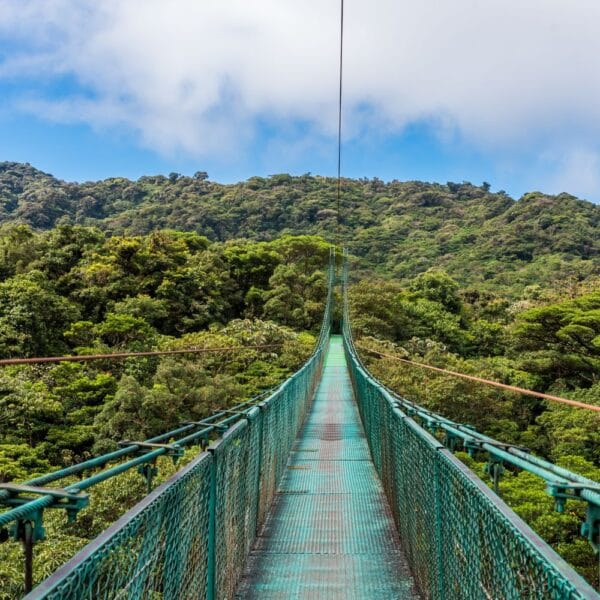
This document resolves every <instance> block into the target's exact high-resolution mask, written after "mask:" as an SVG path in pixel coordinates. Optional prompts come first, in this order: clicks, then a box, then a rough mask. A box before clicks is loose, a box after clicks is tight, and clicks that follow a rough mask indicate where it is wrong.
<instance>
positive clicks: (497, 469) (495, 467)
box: [492, 462, 502, 497]
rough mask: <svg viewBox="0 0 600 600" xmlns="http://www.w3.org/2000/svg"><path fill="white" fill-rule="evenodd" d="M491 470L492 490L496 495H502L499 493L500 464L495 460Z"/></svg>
mask: <svg viewBox="0 0 600 600" xmlns="http://www.w3.org/2000/svg"><path fill="white" fill-rule="evenodd" d="M492 470H493V471H492V474H493V477H494V492H496V494H498V496H500V497H502V495H501V494H500V465H499V464H498V463H497V462H495V463H493V465H492Z"/></svg>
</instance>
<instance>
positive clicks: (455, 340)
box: [351, 269, 600, 585]
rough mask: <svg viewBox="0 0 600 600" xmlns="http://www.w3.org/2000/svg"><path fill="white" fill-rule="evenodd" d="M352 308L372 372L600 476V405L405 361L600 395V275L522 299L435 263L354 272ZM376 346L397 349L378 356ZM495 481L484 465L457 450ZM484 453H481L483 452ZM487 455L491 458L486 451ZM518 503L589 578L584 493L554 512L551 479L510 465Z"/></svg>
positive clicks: (506, 494)
mask: <svg viewBox="0 0 600 600" xmlns="http://www.w3.org/2000/svg"><path fill="white" fill-rule="evenodd" d="M351 319H352V323H353V330H354V335H355V337H356V338H358V340H359V342H358V343H359V347H360V348H361V349H362V351H363V358H364V360H365V362H366V364H367V366H368V368H369V369H370V370H371V372H372V373H373V374H374V375H375V377H377V378H378V379H380V380H381V381H383V382H385V383H386V384H387V385H389V386H390V387H391V388H392V389H394V390H395V391H397V392H398V393H400V394H401V395H403V396H404V397H406V398H408V399H410V400H413V401H415V402H417V403H419V404H421V405H423V406H425V407H426V408H429V409H430V410H433V411H435V412H437V413H440V414H443V415H444V416H447V417H449V418H451V419H453V420H455V421H457V422H460V423H463V424H466V425H470V426H473V427H475V428H476V429H478V430H479V431H481V432H483V433H486V434H487V435H490V436H492V437H494V438H496V439H497V440H500V441H502V442H505V443H511V444H516V445H520V446H525V447H526V448H528V449H530V450H531V451H532V452H534V453H535V454H537V455H538V456H543V457H545V458H547V459H549V460H551V461H552V462H555V463H557V464H559V465H561V466H564V467H566V468H568V469H571V470H573V471H575V472H577V473H580V474H581V475H584V476H586V477H589V478H590V479H592V480H594V481H600V414H598V413H597V412H591V411H587V410H584V409H579V408H572V407H569V406H565V405H564V404H554V403H552V402H546V401H541V400H537V399H535V398H531V397H528V396H523V395H520V394H516V393H511V392H505V391H503V390H500V389H496V388H490V387H488V386H485V385H481V384H478V383H474V382H471V381H466V380H463V379H459V378H455V377H449V376H447V375H441V374H437V373H433V372H431V371H427V370H423V369H420V368H418V367H415V366H412V365H406V364H403V363H401V362H398V361H396V360H394V359H393V356H398V357H401V358H409V359H411V360H413V361H416V362H422V363H426V364H430V365H434V366H438V367H443V368H446V369H450V370H453V371H458V372H462V373H467V374H472V375H477V376H480V377H484V378H487V379H491V380H495V381H499V382H502V383H507V384H512V385H516V386H519V387H524V388H528V389H534V390H538V391H543V392H549V393H553V394H555V395H560V396H564V397H568V398H572V399H574V400H579V401H582V402H586V403H588V404H595V405H599V406H600V279H599V278H597V277H592V278H589V279H587V280H585V281H583V282H580V283H579V284H578V286H576V287H575V288H569V289H558V290H556V289H541V288H540V287H539V286H532V287H529V288H526V290H525V292H524V293H523V295H522V297H521V298H519V299H517V300H511V299H507V298H505V297H503V296H501V295H498V294H494V293H491V292H479V291H477V290H476V289H473V288H471V289H461V288H460V287H459V285H458V283H457V282H456V281H455V280H454V279H452V278H451V277H450V276H449V275H448V274H447V273H445V272H444V271H442V270H437V269H431V270H428V271H426V272H424V273H422V274H420V275H418V276H417V277H415V278H414V279H413V280H412V281H411V282H410V283H409V284H408V285H406V286H404V285H402V284H400V283H398V282H394V281H389V280H375V279H371V280H363V281H360V282H357V283H356V284H355V285H354V286H353V288H352V294H351ZM368 349H372V350H376V351H380V352H383V353H385V354H386V355H389V357H387V356H386V357H383V358H378V357H376V355H373V354H370V353H369V351H368ZM460 457H461V459H462V460H464V461H465V462H466V463H467V464H468V465H469V466H471V467H472V468H473V469H474V470H475V471H477V472H478V473H479V475H480V476H481V477H482V478H483V479H484V480H486V481H489V477H488V476H487V475H485V474H484V467H485V464H484V463H483V462H476V460H473V459H471V458H470V457H469V456H468V455H467V454H462V453H461V454H460ZM476 458H478V457H476ZM478 460H484V458H483V456H482V457H479V458H478ZM500 492H501V494H502V496H503V498H504V499H505V500H506V502H508V504H509V505H511V506H512V508H513V509H514V510H515V511H516V512H517V513H518V514H519V515H520V516H521V517H523V518H524V520H525V521H526V522H528V523H529V524H530V525H531V526H532V527H533V528H534V529H535V530H536V531H537V532H538V533H540V535H542V537H544V538H545V539H546V540H547V541H548V542H550V543H551V544H552V545H553V546H554V548H555V549H556V550H557V551H558V552H559V553H560V554H561V555H562V556H564V557H565V558H566V559H567V560H568V561H569V562H570V563H571V564H572V565H574V566H575V567H576V568H577V569H578V570H579V571H580V572H581V573H582V574H583V575H584V576H585V577H586V578H587V579H588V580H589V581H591V582H593V583H594V584H596V585H597V584H598V575H599V573H598V557H597V555H594V552H593V550H592V547H591V545H590V544H589V543H588V542H587V541H586V540H584V539H583V538H582V537H580V536H579V523H581V522H582V520H583V518H584V515H585V503H577V502H569V503H568V505H567V509H566V510H565V512H564V513H557V512H554V500H553V499H552V498H551V497H550V496H549V495H548V494H547V493H546V491H545V485H544V483H543V481H542V480H540V479H539V478H537V477H535V476H534V475H531V474H529V473H525V472H520V473H518V472H513V471H511V470H507V472H506V473H505V475H504V476H503V477H502V480H501V484H500Z"/></svg>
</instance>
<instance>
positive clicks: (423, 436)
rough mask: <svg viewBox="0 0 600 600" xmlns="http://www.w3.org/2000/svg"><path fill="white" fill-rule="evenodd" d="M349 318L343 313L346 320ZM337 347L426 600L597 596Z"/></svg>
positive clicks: (351, 353) (351, 352) (347, 340)
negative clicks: (444, 599) (342, 358)
mask: <svg viewBox="0 0 600 600" xmlns="http://www.w3.org/2000/svg"><path fill="white" fill-rule="evenodd" d="M346 316H347V312H346ZM344 344H345V349H346V354H347V358H348V364H349V367H350V372H351V378H352V382H353V386H354V389H355V395H356V399H357V403H358V405H359V412H360V414H361V418H362V421H363V425H364V428H365V432H366V435H367V440H368V443H369V447H370V450H371V454H372V458H373V462H374V463H375V466H376V469H377V472H378V474H379V476H380V478H381V481H382V483H383V486H384V489H385V491H386V495H387V497H388V501H389V502H390V505H391V508H392V512H393V514H394V519H395V521H396V525H397V527H398V532H399V534H400V539H401V540H402V545H403V547H404V551H405V553H406V556H407V559H408V561H409V564H410V567H411V571H412V574H413V576H414V578H415V580H416V582H417V585H418V587H419V590H420V592H421V594H422V595H423V596H424V597H425V598H436V599H442V598H448V599H452V600H454V599H457V600H460V599H464V600H467V599H468V600H473V599H479V598H481V599H488V600H491V599H493V600H505V599H506V600H509V599H510V600H517V599H522V598H535V599H555V600H558V599H561V600H565V599H566V600H569V599H576V598H578V599H579V598H598V595H597V594H596V592H595V591H594V590H593V589H592V588H591V586H589V585H588V584H587V583H586V582H585V581H584V580H583V579H582V578H581V577H580V576H579V575H578V574H577V573H576V572H575V571H574V570H573V569H572V568H571V567H570V566H569V565H568V564H567V563H566V562H565V561H564V560H563V559H562V558H561V557H560V556H558V554H556V553H555V552H554V551H553V550H552V549H551V548H550V547H549V546H548V545H547V544H546V543H545V542H544V541H543V540H542V539H541V538H540V537H539V536H538V535H537V534H536V533H535V532H534V531H532V530H531V529H530V528H529V527H528V526H527V525H526V524H525V523H524V522H523V521H522V520H521V519H520V518H519V517H518V516H517V515H516V514H515V513H514V512H513V511H512V510H511V509H510V508H509V507H508V506H507V505H506V504H505V503H504V502H503V501H502V500H501V499H500V498H499V497H498V496H497V495H495V494H494V493H493V492H492V491H491V490H490V489H489V488H488V487H487V486H486V485H485V484H484V483H483V482H482V481H481V480H480V479H479V478H478V477H477V476H476V475H475V474H474V473H472V472H471V471H470V470H469V469H468V468H467V467H466V466H465V465H464V464H463V463H461V462H460V461H459V460H458V459H457V458H456V457H454V455H453V454H452V453H451V452H450V451H449V450H448V449H446V448H445V447H444V446H443V444H441V443H440V442H439V441H438V440H437V439H435V438H434V437H433V436H432V435H431V434H429V433H428V432H427V431H425V430H424V429H423V428H421V427H420V426H419V425H418V424H417V423H416V422H415V421H414V420H413V419H411V418H410V417H409V416H407V415H406V414H405V413H404V412H402V411H401V410H400V409H399V408H398V406H397V405H396V404H397V401H396V400H395V399H394V397H393V396H392V395H391V394H390V393H389V392H388V391H387V390H386V389H385V388H384V387H383V386H382V385H381V384H380V383H379V382H377V381H376V380H375V379H373V378H372V377H371V376H370V374H369V373H368V372H367V371H366V370H365V369H364V368H363V366H362V364H361V362H360V359H359V358H358V355H357V354H356V352H355V349H354V346H353V342H352V337H351V332H350V329H349V326H348V323H347V318H346V320H345V323H344Z"/></svg>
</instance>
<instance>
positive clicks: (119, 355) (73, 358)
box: [0, 342, 283, 367]
mask: <svg viewBox="0 0 600 600" xmlns="http://www.w3.org/2000/svg"><path fill="white" fill-rule="evenodd" d="M281 346H283V343H282V342H279V343H276V344H255V345H250V346H224V347H221V348H198V347H191V348H182V349H180V350H152V351H147V352H114V353H108V354H81V355H68V356H39V357H36V358H3V359H1V360H0V367H6V366H12V365H30V364H39V363H58V362H86V361H92V360H112V359H123V358H131V357H142V356H167V355H172V354H207V353H210V352H241V351H242V350H261V349H267V348H279V347H281Z"/></svg>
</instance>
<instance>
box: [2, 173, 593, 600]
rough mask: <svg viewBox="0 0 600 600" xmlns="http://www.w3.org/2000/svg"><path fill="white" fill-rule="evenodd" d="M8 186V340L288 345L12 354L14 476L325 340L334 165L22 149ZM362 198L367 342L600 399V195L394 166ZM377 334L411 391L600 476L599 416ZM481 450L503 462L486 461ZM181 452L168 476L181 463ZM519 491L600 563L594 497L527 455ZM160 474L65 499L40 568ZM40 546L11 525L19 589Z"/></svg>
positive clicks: (356, 194)
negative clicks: (171, 165) (529, 464)
mask: <svg viewBox="0 0 600 600" xmlns="http://www.w3.org/2000/svg"><path fill="white" fill-rule="evenodd" d="M0 203H1V205H2V209H1V212H0V358H7V357H26V356H39V355H62V354H89V353H105V352H109V353H110V352H120V351H145V350H163V349H181V348H187V347H190V346H194V347H198V346H201V347H208V348H222V347H229V346H242V345H249V344H253V345H254V344H278V346H277V347H276V348H268V349H262V350H261V349H253V350H244V351H243V352H238V353H235V354H233V355H230V354H224V353H222V352H217V353H215V354H207V355H203V356H193V355H181V356H167V357H161V358H156V357H152V358H142V359H140V358H135V359H127V360H125V361H116V360H106V361H105V360H102V361H97V362H89V363H64V362H63V363H58V364H54V365H53V364H50V365H31V366H30V365H27V366H9V367H4V368H2V369H1V370H0V482H7V481H11V482H19V481H25V480H28V479H30V478H31V477H32V476H33V475H35V474H39V473H43V472H47V471H50V470H54V469H57V468H59V467H64V466H68V465H71V464H74V463H77V462H80V461H82V460H84V459H86V458H87V457H89V456H91V455H93V454H98V453H101V452H104V451H107V450H110V449H114V448H115V447H116V445H117V443H118V442H119V441H120V440H123V439H126V438H129V439H145V438H148V437H151V436H153V435H156V434H157V433H159V432H163V431H165V430H168V429H170V428H172V427H175V426H177V425H178V424H179V423H180V422H181V421H182V420H186V419H192V420H196V419H201V418H204V417H206V416H207V415H209V414H210V413H211V412H213V411H214V410H216V409H217V408H219V407H226V406H231V405H232V404H234V403H236V402H239V401H241V400H244V399H248V398H250V397H252V396H253V395H255V394H257V393H259V392H261V391H263V390H265V389H268V388H270V387H271V386H273V385H275V384H277V383H278V382H280V381H282V380H283V379H285V378H286V377H287V376H288V375H289V374H290V373H291V372H292V371H293V370H294V369H295V368H296V367H298V365H300V364H301V363H302V361H303V360H304V359H305V358H306V357H307V356H308V354H309V353H310V351H311V348H312V346H313V344H314V341H315V337H314V334H315V333H316V330H317V328H318V325H319V323H320V321H321V318H322V311H323V306H324V299H325V295H326V278H325V273H324V267H325V265H326V264H327V261H328V257H329V250H330V243H329V242H328V241H327V240H332V239H334V234H335V230H336V220H337V214H336V212H335V210H334V209H333V208H332V207H334V206H335V182H334V181H333V180H330V179H325V178H322V177H312V176H310V175H305V176H302V177H291V176H288V175H278V176H273V177H270V178H268V179H261V178H252V179H250V180H248V181H247V182H245V183H243V184H239V185H229V186H227V185H220V184H216V183H212V182H210V181H208V179H207V177H206V174H205V173H198V174H196V176H194V177H192V178H189V177H181V176H179V175H177V174H173V175H171V176H170V177H168V178H165V177H160V176H157V177H142V178H141V179H139V180H138V181H137V182H131V181H128V180H126V179H111V180H106V181H102V182H96V183H84V184H72V183H65V182H61V181H58V180H56V179H54V178H53V177H51V176H49V175H45V174H43V173H41V172H39V171H37V170H35V169H34V168H32V167H30V166H28V165H20V164H15V163H3V164H2V166H0ZM342 204H343V208H344V210H343V213H342V215H341V218H342V228H341V229H342V236H343V241H344V243H345V244H347V245H348V246H349V248H350V251H351V257H350V258H351V263H352V264H351V278H352V281H351V284H352V285H351V312H352V319H351V320H352V325H353V327H354V333H355V334H356V337H357V339H358V340H359V344H361V346H362V347H363V348H365V347H366V348H371V349H376V350H380V351H381V350H383V351H385V352H386V353H388V354H392V355H393V354H396V355H397V356H399V357H409V358H411V359H414V360H416V361H420V362H426V363H430V364H433V365H438V366H440V367H446V368H450V369H453V370H456V371H461V372H465V373H472V374H477V375H482V376H484V377H487V378H490V379H495V380H498V381H502V382H504V383H509V384H514V385H518V386H522V387H527V388H531V389H537V390H539V391H548V392H551V393H555V394H559V395H563V396H568V397H571V398H574V399H577V400H580V401H582V402H587V403H591V404H600V380H599V373H600V295H599V289H600V285H599V283H600V277H599V274H600V252H599V250H600V239H599V237H600V236H598V230H599V225H600V220H599V219H600V209H599V207H598V206H596V205H593V204H591V203H588V202H583V201H580V200H577V199H576V198H573V197H571V196H567V195H561V196H557V197H551V196H544V195H541V194H529V195H527V196H525V197H524V198H522V199H520V200H519V201H514V200H512V199H511V198H509V197H508V196H507V195H506V194H503V193H498V194H493V193H490V192H489V190H488V189H487V186H483V187H476V186H473V185H470V184H447V185H445V186H443V185H432V184H425V183H418V182H406V183H400V182H392V183H388V184H385V183H383V182H381V181H379V180H359V181H350V180H345V181H344V184H343V203H342ZM312 234H320V235H312ZM339 308H340V307H339V303H338V304H337V310H338V316H339ZM363 352H364V358H365V360H366V361H367V362H368V366H369V368H370V369H371V370H372V371H373V373H374V374H375V376H376V377H378V378H379V379H381V381H383V382H385V383H387V384H388V385H390V386H391V387H393V388H395V389H396V390H397V391H398V392H399V393H401V394H403V395H404V396H406V397H408V398H410V399H412V400H414V401H417V402H419V403H421V404H423V405H425V406H427V407H429V408H431V409H433V410H435V411H436V412H439V413H442V414H444V415H446V416H448V417H450V418H452V419H454V420H456V421H459V422H461V423H464V424H467V425H470V426H474V427H476V428H478V429H479V430H481V431H482V432H485V433H487V434H489V435H491V436H493V437H495V438H496V439H499V440H501V441H503V442H505V443H513V444H519V445H523V446H526V447H528V448H530V449H531V450H532V451H533V452H535V453H536V454H538V455H541V456H544V457H546V458H548V459H550V460H552V461H554V462H557V463H559V464H562V465H564V466H566V467H568V468H570V469H573V470H575V471H577V472H579V473H582V474H584V475H587V476H589V477H590V478H592V479H595V480H600V437H599V433H598V432H599V431H600V423H599V422H598V421H599V420H598V418H597V415H596V414H590V413H588V412H585V411H582V410H581V409H573V408H571V407H565V406H562V405H557V406H555V405H550V404H548V403H546V402H543V401H539V400H535V399H530V398H525V397H522V396H519V395H517V394H511V393H504V392H498V391H497V390H492V391H490V389H488V388H486V387H482V386H480V385H478V384H475V383H471V382H465V381H463V380H458V379H452V378H448V377H445V376H441V375H440V376H438V375H434V376H431V375H430V374H425V373H423V372H421V371H419V370H417V369H415V368H409V367H403V366H402V365H401V364H400V363H398V362H397V361H394V360H393V359H385V358H384V359H379V358H374V357H373V356H371V355H370V354H369V353H368V352H367V351H364V350H363ZM193 452H194V451H193V450H191V451H189V452H188V453H187V454H186V456H185V457H184V458H183V460H182V461H181V462H180V463H178V464H179V465H181V464H184V463H185V462H186V460H189V459H190V458H191V456H193ZM461 458H462V459H463V460H464V461H465V462H467V463H468V464H469V465H470V466H472V468H473V469H475V470H476V471H478V472H479V473H480V474H481V475H482V476H484V477H485V475H484V473H483V469H484V465H483V464H482V463H478V462H475V461H474V460H473V459H472V458H470V457H468V456H466V455H463V456H461ZM159 466H160V469H159V475H158V478H157V481H160V480H162V479H164V478H165V477H168V475H169V474H170V473H173V471H174V470H175V468H176V467H174V466H173V465H172V463H171V462H169V460H167V459H164V460H161V461H159ZM501 491H502V494H503V497H504V498H505V499H506V500H507V502H508V503H509V504H510V505H511V506H513V508H514V509H515V510H516V511H517V512H518V513H519V514H520V515H521V516H523V518H524V519H525V520H526V521H528V522H529V523H530V524H531V525H532V526H533V527H534V528H535V529H536V530H537V531H538V532H539V533H540V534H541V535H542V536H543V537H544V538H545V539H546V540H548V541H549V542H550V543H551V544H552V545H553V546H554V547H555V548H556V549H557V550H558V551H559V552H560V553H561V554H562V555H563V556H564V557H565V558H567V560H568V561H569V562H571V563H572V564H573V565H575V566H576V567H577V568H578V569H579V571H580V572H581V573H583V574H584V575H585V576H586V577H588V579H590V580H594V577H595V576H596V569H597V559H596V558H595V556H594V554H593V551H592V550H591V546H590V545H589V544H588V542H587V541H585V540H584V539H583V538H582V537H581V536H579V535H578V531H579V525H580V523H581V521H582V519H583V505H576V503H573V504H572V506H571V505H570V506H569V510H568V511H566V512H565V513H561V514H558V513H555V512H553V505H552V499H551V498H550V497H549V496H548V495H547V494H546V492H545V490H544V486H543V483H542V482H541V481H540V480H539V479H537V478H535V477H534V476H532V475H529V474H527V473H516V472H511V471H508V470H507V473H506V474H505V477H503V479H502V483H501ZM144 494H145V486H144V482H143V478H142V477H140V476H139V475H138V474H137V473H127V474H125V475H122V476H119V478H117V479H116V480H115V481H113V482H111V485H110V486H109V485H105V486H99V487H98V488H97V490H95V491H94V492H93V496H92V504H93V506H94V510H91V509H90V510H85V511H83V512H82V514H81V515H80V517H79V518H78V520H77V523H75V524H65V523H64V522H63V521H62V520H60V519H59V517H58V516H57V515H56V514H53V515H51V516H49V517H48V518H47V521H45V523H46V525H47V528H48V530H49V531H50V532H51V535H50V536H49V538H51V539H52V540H53V542H52V544H50V543H45V542H42V543H40V544H38V545H37V546H36V553H38V554H36V556H39V560H38V561H37V562H36V573H35V578H36V580H40V579H41V578H42V577H43V576H44V575H46V574H48V573H49V572H51V571H52V570H53V569H55V568H56V567H58V566H59V565H60V564H61V563H62V562H63V561H64V560H65V559H66V558H68V557H69V556H71V555H72V554H73V553H74V552H75V551H76V550H77V549H79V548H81V547H82V546H83V545H85V544H86V543H87V541H89V540H90V539H92V538H94V537H95V536H97V535H98V534H99V533H100V531H102V530H103V529H104V528H105V527H106V526H108V524H110V523H111V522H113V521H114V520H115V519H116V518H117V517H118V516H119V515H120V514H122V512H123V511H124V510H125V509H126V508H127V507H128V506H131V505H133V504H134V503H135V502H136V501H137V500H139V499H140V498H141V497H142V496H143V495H144ZM20 556H21V548H20V546H19V544H17V543H7V544H0V588H2V589H3V590H4V589H5V590H6V593H5V594H4V595H1V594H0V598H14V597H18V596H19V591H20V590H21V585H22V574H21V572H20V567H19V565H20V562H19V561H20Z"/></svg>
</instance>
